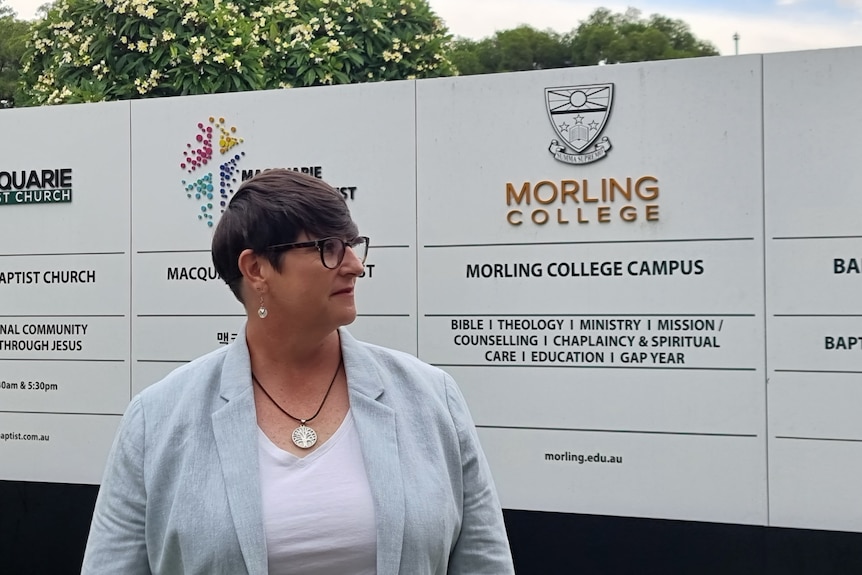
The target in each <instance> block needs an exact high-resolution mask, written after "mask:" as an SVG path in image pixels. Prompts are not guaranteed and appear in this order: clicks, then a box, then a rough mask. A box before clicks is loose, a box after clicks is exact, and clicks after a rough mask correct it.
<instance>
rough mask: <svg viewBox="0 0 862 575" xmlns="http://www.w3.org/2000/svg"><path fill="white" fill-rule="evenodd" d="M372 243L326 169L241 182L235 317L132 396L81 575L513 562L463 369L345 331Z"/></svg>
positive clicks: (233, 211)
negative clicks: (208, 348)
mask: <svg viewBox="0 0 862 575" xmlns="http://www.w3.org/2000/svg"><path fill="white" fill-rule="evenodd" d="M367 248H368V238H364V237H361V236H358V232H357V228H356V225H355V224H354V222H353V221H352V219H351V217H350V213H349V211H348V209H347V205H346V203H345V201H344V200H343V199H342V197H341V195H340V194H339V193H338V192H337V191H335V190H334V189H333V188H331V187H330V186H328V185H327V184H325V183H324V182H322V181H321V180H318V179H316V178H313V177H311V176H306V175H303V174H299V173H297V172H293V171H289V170H270V171H266V172H262V173H260V174H258V175H257V176H255V177H254V178H252V179H251V180H248V181H247V182H245V183H244V184H243V185H242V186H241V187H240V188H239V189H238V190H237V192H236V194H235V195H234V197H233V199H232V200H231V202H230V204H229V206H228V208H227V210H226V211H225V213H224V215H223V216H222V219H221V221H220V222H219V224H218V227H217V228H216V231H215V235H214V237H213V245H212V255H213V262H214V264H215V267H216V270H217V271H218V273H219V275H220V276H221V277H222V278H224V279H225V281H226V282H227V283H228V285H229V286H230V289H231V290H232V291H233V293H234V295H235V296H236V297H237V299H239V301H240V302H241V303H242V304H243V306H244V307H245V310H246V314H247V316H248V320H247V323H246V326H245V330H243V332H242V333H240V334H239V335H238V337H237V339H236V341H234V342H233V343H232V344H231V345H229V346H227V347H226V348H222V349H219V350H218V351H215V352H213V353H210V354H208V355H205V356H203V357H201V358H199V359H197V360H195V361H193V362H191V363H189V364H188V365H185V366H183V367H181V368H179V369H177V370H175V371H174V372H173V373H171V374H170V375H168V376H167V377H166V378H165V379H164V380H162V381H161V382H159V383H157V384H155V385H153V386H151V387H149V388H148V389H146V390H144V391H143V392H142V393H140V394H139V395H138V396H136V397H135V398H134V399H133V400H132V403H131V404H130V406H129V408H128V409H127V411H126V414H125V415H124V417H123V421H122V423H121V425H120V429H119V431H118V433H117V437H116V439H115V441H114V446H113V448H112V451H111V454H110V457H109V459H108V464H107V468H106V471H105V477H104V480H103V482H102V486H101V488H100V491H99V496H98V499H97V501H96V509H95V513H94V516H93V522H92V526H91V530H90V538H89V541H88V543H87V550H86V553H85V556H84V565H83V573H85V574H95V573H100V574H101V573H106V574H107V573H110V574H116V573H122V574H124V575H127V574H136V573H154V574H170V575H174V574H192V573H194V574H215V573H223V574H230V575H236V574H244V573H248V574H251V575H265V574H269V575H276V574H279V575H281V574H301V575H324V574H325V575H336V574H351V575H354V574H355V575H371V574H378V575H395V574H403V575H419V574H425V573H427V574H464V575H468V574H470V575H474V574H489V575H491V574H493V575H505V574H508V573H513V572H514V570H513V567H512V560H511V556H510V553H509V547H508V542H507V540H506V533H505V528H504V526H503V518H502V513H501V511H500V505H499V502H498V499H497V495H496V493H495V491H494V487H493V484H492V481H491V476H490V472H489V470H488V466H487V463H486V461H485V458H484V455H483V454H482V452H481V449H480V447H479V442H478V439H477V436H476V432H475V429H474V426H473V422H472V420H471V418H470V415H469V413H468V411H467V408H466V406H465V403H464V399H463V397H462V396H461V394H460V392H459V391H458V389H457V387H456V385H455V383H454V382H453V381H452V379H451V378H450V377H449V376H448V375H447V374H446V373H444V372H442V371H440V370H438V369H436V368H434V367H431V366H429V365H427V364H424V363H422V362H421V361H419V360H417V359H416V358H414V357H412V356H410V355H407V354H403V353H399V352H396V351H392V350H388V349H385V348H381V347H377V346H373V345H370V344H366V343H362V342H359V341H357V340H355V339H353V337H351V336H350V334H349V333H348V332H347V331H346V330H344V329H340V328H342V326H344V325H347V324H349V323H351V322H352V321H353V320H354V319H355V318H356V307H355V304H354V287H355V284H356V279H357V278H358V277H359V276H360V274H361V273H362V271H363V263H364V260H365V255H366V251H367Z"/></svg>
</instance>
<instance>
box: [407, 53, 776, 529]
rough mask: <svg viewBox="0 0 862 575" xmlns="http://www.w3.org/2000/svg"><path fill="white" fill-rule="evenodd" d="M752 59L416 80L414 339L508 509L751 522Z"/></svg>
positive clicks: (758, 359) (758, 508)
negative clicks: (477, 435)
mask: <svg viewBox="0 0 862 575" xmlns="http://www.w3.org/2000/svg"><path fill="white" fill-rule="evenodd" d="M760 74H761V69H760V59H759V58H756V57H746V58H737V59H710V60H700V61H689V62H673V63H651V64H647V65H622V66H608V67H597V68H572V69H566V70H559V71H556V70H555V71H547V72H543V73H534V74H510V75H495V76H481V77H467V78H458V79H441V80H433V81H427V82H422V83H420V84H419V85H418V94H417V103H418V104H417V105H418V111H417V126H418V128H417V137H418V141H417V148H418V154H417V155H418V158H419V165H418V174H419V180H418V194H419V196H418V197H419V200H418V201H419V248H420V252H419V316H420V325H419V353H420V356H421V357H422V358H423V359H425V360H426V361H430V362H432V363H434V364H437V365H440V366H442V367H444V368H446V369H447V370H449V371H450V372H452V373H453V374H454V375H455V376H456V379H457V380H458V381H459V382H460V384H461V386H462V387H463V388H464V390H465V394H466V396H467V398H468V400H469V402H470V405H471V407H472V409H473V412H474V415H475V417H476V420H477V424H478V425H479V427H480V429H481V435H482V439H483V442H484V444H485V445H486V448H487V449H488V452H489V457H490V458H491V462H492V467H493V470H494V473H495V477H496V478H497V480H498V483H499V486H500V490H501V497H502V499H503V505H504V506H505V507H509V508H517V509H533V510H547V511H569V512H585V513H603V514H618V515H629V516H646V517H666V518H674V519H693V520H701V521H723V522H736V523H764V522H765V521H766V453H765V441H764V432H765V422H764V417H763V414H764V411H765V405H764V395H765V392H764V356H763V352H762V346H763V339H764V334H763V330H764V327H763V324H764V322H763V305H764V303H763V294H762V285H763V280H762V271H760V270H762V266H763V253H762V252H763V250H762V245H763V241H762V218H763V212H762V195H761V190H762V169H761V165H762V157H761V155H762V154H761V145H760V139H759V135H760V134H759V128H758V127H759V126H760V125H761V105H760V100H761V91H760V90H761V88H760V81H759V79H760ZM695 75H696V76H697V78H698V81H692V77H693V76H695Z"/></svg>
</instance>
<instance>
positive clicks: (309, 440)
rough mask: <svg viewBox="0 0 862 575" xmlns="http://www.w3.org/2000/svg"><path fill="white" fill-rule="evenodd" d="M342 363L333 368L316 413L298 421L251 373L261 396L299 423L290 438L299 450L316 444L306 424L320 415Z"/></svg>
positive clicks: (340, 361) (313, 435)
mask: <svg viewBox="0 0 862 575" xmlns="http://www.w3.org/2000/svg"><path fill="white" fill-rule="evenodd" d="M343 363H344V358H343V357H342V358H340V359H339V360H338V366H337V367H336V368H335V373H334V374H332V381H330V382H329V388H327V390H326V395H324V396H323V401H321V402H320V407H318V408H317V411H315V412H314V415H312V416H311V417H309V418H306V419H300V418H298V417H296V416H293V415H291V414H289V413H288V412H287V410H286V409H284V408H283V407H282V406H280V405H279V404H278V402H277V401H275V400H274V399H273V398H272V396H271V395H270V394H269V392H268V391H267V390H266V388H265V387H264V386H263V385H261V383H260V382H259V381H258V380H257V377H255V375H254V372H251V380H252V381H253V382H255V383H256V384H257V386H258V387H259V388H260V390H261V391H262V392H263V394H264V395H265V396H267V397H268V398H269V400H270V401H271V402H272V403H273V405H275V406H276V407H277V408H278V409H279V410H281V412H282V413H283V414H285V415H286V416H288V417H289V418H291V419H293V420H294V421H298V422H299V427H297V428H296V429H294V430H293V433H292V434H291V436H290V438H291V439H292V440H293V444H294V445H296V446H297V447H299V448H300V449H309V448H311V447H313V446H314V444H315V443H317V432H316V431H314V430H313V429H311V428H310V427H308V426H307V425H306V423H308V422H309V421H311V420H312V419H314V418H315V417H317V416H318V415H320V411H321V410H322V409H323V404H325V403H326V398H327V397H329V392H330V391H332V385H333V384H334V383H335V378H336V377H338V372H339V371H341V366H342V364H343Z"/></svg>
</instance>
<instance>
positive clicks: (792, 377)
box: [764, 48, 862, 531]
mask: <svg viewBox="0 0 862 575" xmlns="http://www.w3.org/2000/svg"><path fill="white" fill-rule="evenodd" d="M860 57H862V50H860V49H858V48H856V49H848V50H840V51H831V50H830V51H825V50H824V51H818V52H807V53H801V54H776V55H768V56H764V96H765V101H766V102H767V105H766V106H765V112H764V113H765V126H766V130H765V133H764V142H765V149H766V157H765V165H766V209H767V212H766V235H767V252H766V253H767V268H766V269H767V278H766V287H767V292H766V293H767V320H768V321H767V326H768V336H769V337H768V360H767V361H768V367H769V398H768V399H769V466H770V472H769V479H770V482H769V483H770V491H769V498H770V518H771V523H772V524H774V525H779V526H785V527H802V528H813V529H837V530H845V531H862V516H860V514H859V512H858V510H859V503H860V499H859V489H858V486H859V484H860V482H862V463H860V461H862V419H860V417H859V405H860V404H862V387H860V381H862V304H860V299H859V294H860V293H862V267H860V266H862V223H860V222H862V218H860V215H862V194H860V185H859V182H860V180H862V165H860V162H859V159H860V158H862V142H860V139H859V126H860V125H862V109H860V107H859V102H858V100H859V98H858V90H859V86H860V85H862V70H860V68H859V59H860ZM824 93H827V94H828V98H827V99H826V100H823V94H824ZM820 102H822V105H821V104H820Z"/></svg>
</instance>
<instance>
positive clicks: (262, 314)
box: [257, 294, 269, 319]
mask: <svg viewBox="0 0 862 575" xmlns="http://www.w3.org/2000/svg"><path fill="white" fill-rule="evenodd" d="M267 315H269V310H268V309H266V307H264V305H263V294H260V307H259V308H257V316H258V317H259V318H260V319H263V318H265V317H266V316H267Z"/></svg>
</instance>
